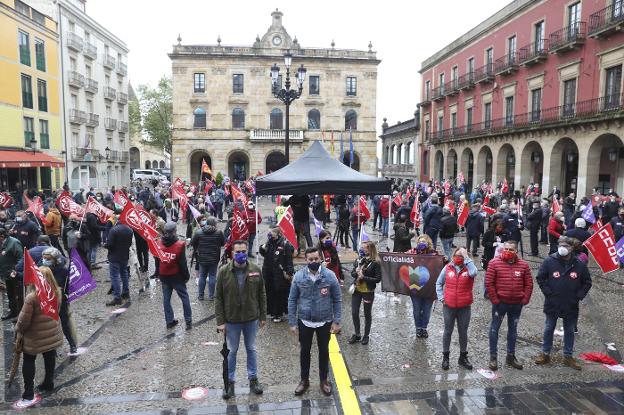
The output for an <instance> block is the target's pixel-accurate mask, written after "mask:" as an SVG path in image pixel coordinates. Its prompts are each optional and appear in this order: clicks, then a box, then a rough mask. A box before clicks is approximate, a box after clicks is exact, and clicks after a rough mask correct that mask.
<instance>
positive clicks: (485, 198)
mask: <svg viewBox="0 0 624 415" xmlns="http://www.w3.org/2000/svg"><path fill="white" fill-rule="evenodd" d="M483 205H484V206H489V205H490V194H489V193H488V194H486V195H485V197H484V198H483Z"/></svg>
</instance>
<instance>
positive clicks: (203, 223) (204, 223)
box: [199, 220, 208, 226]
mask: <svg viewBox="0 0 624 415" xmlns="http://www.w3.org/2000/svg"><path fill="white" fill-rule="evenodd" d="M199 223H200V224H201V226H206V224H207V223H208V221H205V220H202V221H201V222H199Z"/></svg>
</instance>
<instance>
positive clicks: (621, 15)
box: [588, 0, 624, 37]
mask: <svg viewBox="0 0 624 415" xmlns="http://www.w3.org/2000/svg"><path fill="white" fill-rule="evenodd" d="M622 29H624V2H622V0H616V1H615V2H613V3H611V4H610V5H608V6H607V7H605V8H604V9H602V10H600V11H598V12H596V13H594V14H592V15H591V16H589V33H588V35H589V37H604V36H608V35H610V34H612V33H614V32H618V31H621V30H622Z"/></svg>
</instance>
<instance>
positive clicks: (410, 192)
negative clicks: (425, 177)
mask: <svg viewBox="0 0 624 415" xmlns="http://www.w3.org/2000/svg"><path fill="white" fill-rule="evenodd" d="M411 197H412V189H411V188H409V187H408V188H407V192H405V198H406V199H407V200H410V199H411Z"/></svg>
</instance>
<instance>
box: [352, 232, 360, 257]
mask: <svg viewBox="0 0 624 415" xmlns="http://www.w3.org/2000/svg"><path fill="white" fill-rule="evenodd" d="M351 236H352V237H353V252H357V251H358V242H359V239H360V228H359V227H357V228H353V227H352V228H351Z"/></svg>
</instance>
